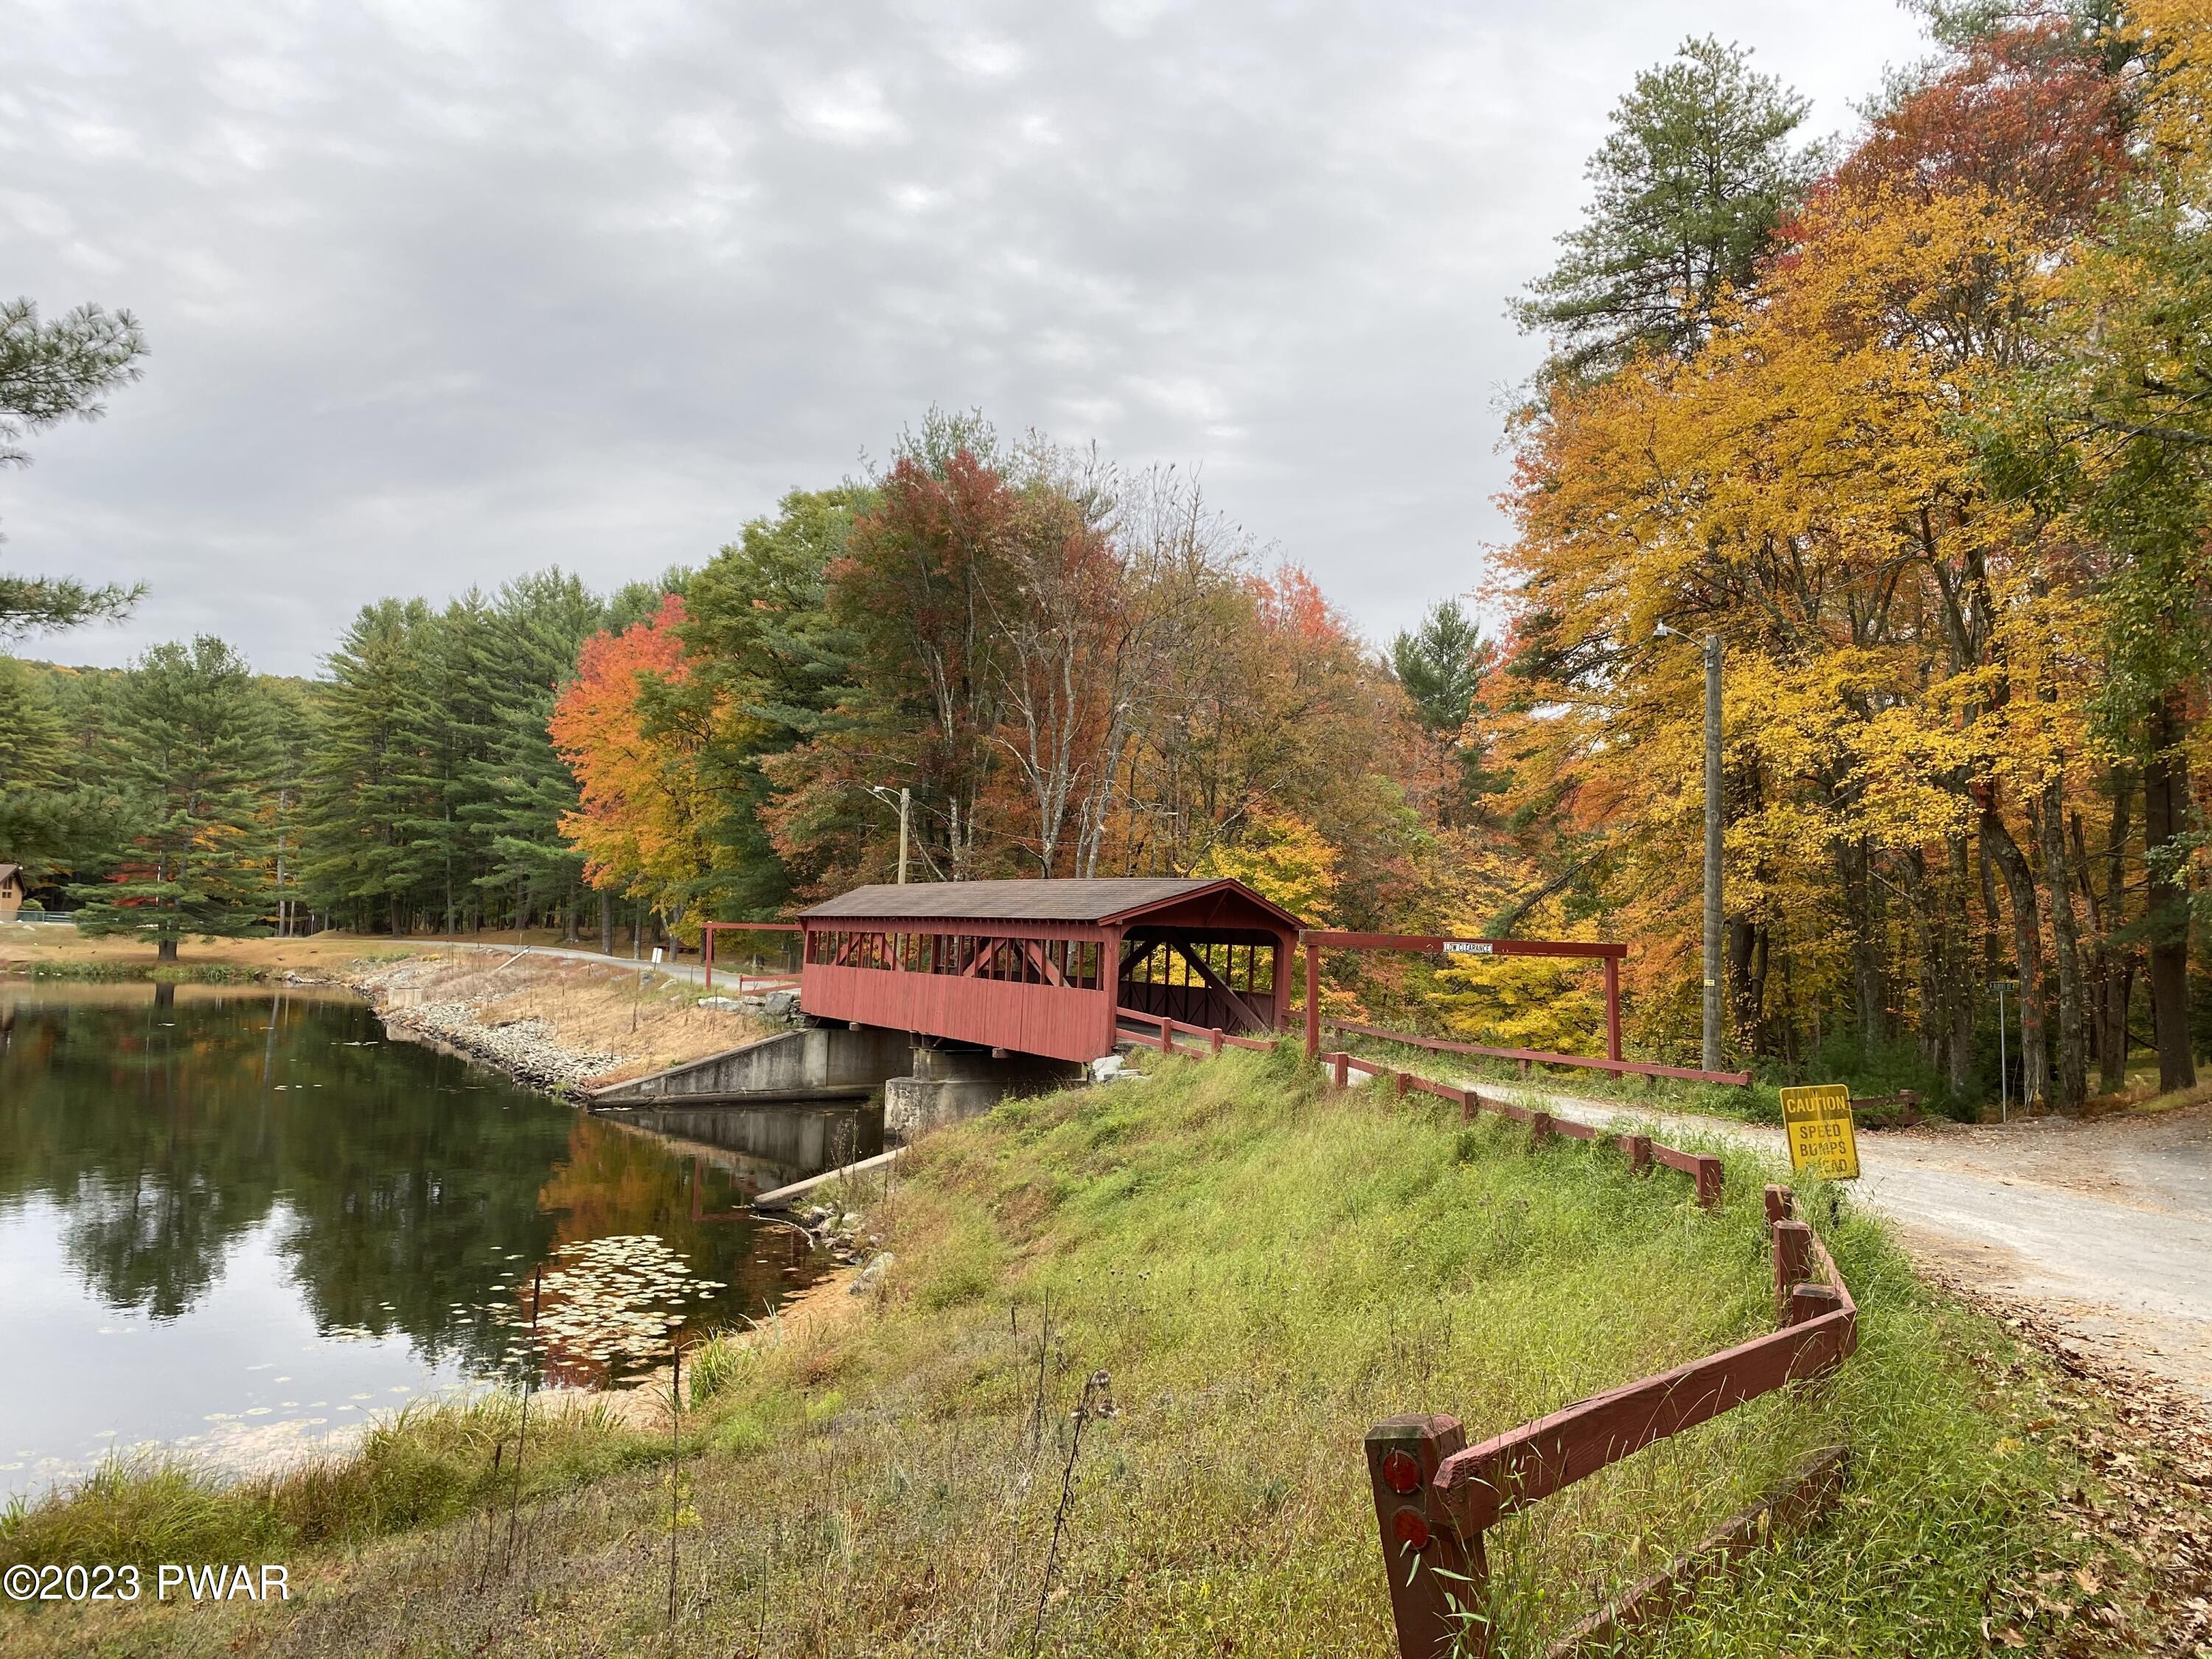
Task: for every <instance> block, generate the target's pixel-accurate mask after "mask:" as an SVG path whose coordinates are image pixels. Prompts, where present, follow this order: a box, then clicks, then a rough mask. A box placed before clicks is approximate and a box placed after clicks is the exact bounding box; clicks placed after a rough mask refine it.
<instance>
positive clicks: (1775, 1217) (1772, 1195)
mask: <svg viewBox="0 0 2212 1659" xmlns="http://www.w3.org/2000/svg"><path fill="white" fill-rule="evenodd" d="M1795 1203H1796V1194H1794V1193H1792V1192H1791V1191H1790V1189H1789V1188H1787V1187H1778V1186H1776V1185H1775V1184H1774V1183H1773V1182H1768V1183H1767V1185H1766V1224H1767V1225H1768V1226H1770V1227H1771V1226H1772V1225H1774V1224H1775V1223H1776V1222H1778V1221H1787V1220H1789V1219H1790V1210H1791V1208H1792V1207H1793V1206H1794V1205H1795Z"/></svg>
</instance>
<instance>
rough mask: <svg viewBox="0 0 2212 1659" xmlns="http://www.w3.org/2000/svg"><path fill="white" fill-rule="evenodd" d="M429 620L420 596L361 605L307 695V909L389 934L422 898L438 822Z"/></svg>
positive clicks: (435, 851)
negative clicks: (311, 736) (310, 716)
mask: <svg viewBox="0 0 2212 1659" xmlns="http://www.w3.org/2000/svg"><path fill="white" fill-rule="evenodd" d="M439 631H440V630H439V628H438V622H437V618H436V617H435V616H434V615H433V613H432V612H431V611H430V608H429V607H428V605H425V604H424V603H423V602H422V600H420V599H410V600H407V601H404V602H403V601H400V600H398V599H383V600H380V601H379V602H378V603H376V604H374V605H365V606H363V607H362V611H361V613H360V615H358V616H357V617H355V618H354V622H353V625H352V627H350V628H349V629H347V630H346V635H345V638H344V640H343V641H342V642H341V643H340V645H339V647H338V648H337V650H336V651H334V652H332V653H331V655H330V657H329V658H328V659H327V662H326V666H327V668H328V670H329V673H330V678H328V679H327V680H326V681H325V682H323V683H322V684H320V685H319V686H318V687H317V698H316V730H317V752H316V754H315V757H314V759H313V763H312V764H311V765H310V767H309V768H308V769H307V777H306V792H307V800H306V811H305V817H306V834H307V843H308V846H307V860H306V863H305V866H304V867H303V869H302V872H301V874H302V877H303V878H304V880H305V882H306V884H307V888H308V890H309V892H310V894H311V895H312V896H313V900H314V902H316V903H317V904H318V906H319V908H324V909H330V910H343V911H345V912H346V913H347V914H348V915H349V917H350V919H351V920H352V921H353V922H354V923H355V925H356V926H359V927H366V926H368V925H369V924H370V922H371V921H372V920H373V919H376V918H377V917H378V914H379V913H380V912H381V919H382V920H383V921H385V922H386V925H388V926H389V927H391V928H392V931H394V932H395V933H398V932H404V931H406V929H407V926H408V921H409V918H410V913H411V912H412V911H413V910H414V909H415V908H416V907H417V906H418V905H419V904H420V903H421V902H422V897H423V895H424V894H425V893H426V892H428V891H430V890H433V886H432V884H433V882H434V880H435V876H436V874H437V872H438V870H439V867H440V836H441V832H442V831H441V826H442V825H443V824H444V823H446V817H445V811H446V799H445V790H444V788H443V787H442V782H443V781H442V779H441V775H440V773H441V742H440V737H441V730H442V728H443V726H444V723H445V713H444V710H443V709H442V708H440V707H439V706H438V704H437V701H436V695H435V694H436V691H437V690H438V684H439V678H438V675H437V672H436V670H437V667H438V654H437V649H438V645H439V640H438V638H437V635H438V634H439Z"/></svg>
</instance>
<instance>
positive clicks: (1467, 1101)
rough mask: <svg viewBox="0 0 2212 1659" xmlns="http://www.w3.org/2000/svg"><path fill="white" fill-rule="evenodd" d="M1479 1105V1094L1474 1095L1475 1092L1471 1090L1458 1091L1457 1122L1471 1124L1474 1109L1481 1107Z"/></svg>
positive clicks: (1480, 1100)
mask: <svg viewBox="0 0 2212 1659" xmlns="http://www.w3.org/2000/svg"><path fill="white" fill-rule="evenodd" d="M1481 1103H1482V1097H1481V1096H1480V1095H1479V1094H1477V1093H1475V1091H1474V1090H1472V1089H1462V1090H1460V1091H1459V1121H1461V1122H1462V1123H1472V1122H1474V1113H1475V1109H1476V1108H1477V1107H1478V1106H1480V1105H1481Z"/></svg>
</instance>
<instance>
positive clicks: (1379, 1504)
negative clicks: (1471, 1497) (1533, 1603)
mask: <svg viewBox="0 0 2212 1659" xmlns="http://www.w3.org/2000/svg"><path fill="white" fill-rule="evenodd" d="M1466 1446H1467V1435H1466V1433H1465V1431H1462V1429H1461V1427H1460V1425H1459V1422H1458V1420H1457V1419H1455V1418H1449V1417H1393V1418H1389V1419H1385V1420H1383V1422H1380V1423H1377V1424H1376V1425H1375V1426H1374V1427H1373V1428H1371V1429H1370V1430H1368V1431H1367V1477H1368V1480H1369V1482H1370V1485H1372V1486H1373V1487H1374V1489H1375V1525H1376V1530H1377V1532H1378V1533H1380V1534H1381V1536H1382V1543H1383V1578H1384V1581H1385V1582H1386V1583H1388V1584H1389V1589H1390V1617H1391V1620H1392V1621H1393V1622H1394V1623H1395V1625H1396V1626H1397V1630H1398V1654H1399V1659H1449V1656H1451V1655H1452V1654H1453V1652H1454V1646H1453V1644H1455V1642H1456V1643H1458V1644H1459V1646H1458V1649H1457V1651H1458V1652H1459V1653H1461V1654H1463V1655H1466V1656H1468V1659H1486V1656H1487V1655H1488V1654H1489V1652H1490V1625H1489V1620H1488V1617H1487V1613H1488V1604H1489V1600H1490V1596H1489V1588H1490V1571H1489V1565H1488V1563H1487V1562H1486V1560H1485V1559H1484V1556H1483V1549H1482V1534H1480V1533H1479V1532H1478V1533H1476V1534H1474V1535H1473V1536H1472V1537H1468V1538H1462V1536H1461V1535H1460V1530H1459V1528H1457V1527H1456V1526H1455V1525H1454V1524H1453V1523H1452V1522H1451V1521H1450V1520H1449V1518H1448V1517H1447V1516H1444V1515H1443V1513H1442V1512H1441V1511H1440V1510H1439V1509H1438V1507H1437V1505H1435V1504H1431V1502H1430V1501H1429V1483H1430V1482H1431V1480H1434V1479H1435V1478H1436V1473H1437V1465H1438V1464H1439V1463H1441V1462H1443V1461H1444V1459H1445V1458H1447V1457H1449V1456H1450V1455H1452V1454H1453V1453H1454V1452H1456V1451H1462V1450H1464V1449H1466Z"/></svg>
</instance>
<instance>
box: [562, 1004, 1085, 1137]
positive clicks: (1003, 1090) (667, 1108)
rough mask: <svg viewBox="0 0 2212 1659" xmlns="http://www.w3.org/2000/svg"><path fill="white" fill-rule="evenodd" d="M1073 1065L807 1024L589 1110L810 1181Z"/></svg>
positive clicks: (1066, 1073)
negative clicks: (765, 1162) (774, 1166)
mask: <svg viewBox="0 0 2212 1659" xmlns="http://www.w3.org/2000/svg"><path fill="white" fill-rule="evenodd" d="M1082 1069H1083V1068H1082V1067H1081V1066H1075V1065H1072V1064H1070V1063H1069V1062H1067V1061H1065V1060H1045V1059H1042V1058H1040V1057H1039V1056H1037V1055H1035V1054H1008V1053H1006V1052H1004V1051H1003V1050H991V1049H984V1048H974V1047H972V1046H969V1045H964V1044H944V1043H939V1042H928V1041H925V1042H916V1040H915V1038H914V1036H912V1035H911V1034H909V1033H908V1032H905V1031H893V1030H885V1029H884V1028H882V1027H880V1026H872V1025H862V1026H857V1027H852V1028H849V1029H848V1028H846V1027H841V1026H835V1025H817V1026H811V1027H806V1028H804V1029H801V1030H795V1031H785V1032H782V1033H781V1034H779V1035H778V1036H772V1037H764V1038H763V1039H762V1040H761V1041H759V1042H749V1043H747V1044H745V1046H744V1047H743V1048H730V1049H726V1050H725V1051H724V1052H722V1053H720V1054H709V1055H708V1056H707V1057H706V1058H705V1059H704V1060H690V1061H688V1062H686V1063H685V1064H684V1065H682V1066H671V1067H670V1068H669V1069H668V1070H667V1071H665V1072H659V1073H654V1074H653V1076H651V1077H641V1078H634V1079H631V1080H630V1081H629V1082H627V1083H614V1084H610V1085H607V1086H606V1087H605V1088H604V1089H596V1090H594V1091H592V1094H591V1097H590V1105H591V1109H592V1110H593V1111H595V1112H608V1113H620V1114H621V1115H623V1117H624V1118H625V1119H626V1120H628V1121H630V1122H633V1123H635V1124H637V1125H639V1126H640V1127H643V1128H648V1129H653V1130H657V1131H659V1132H660V1133H665V1134H671V1135H676V1136H679V1137H681V1138H682V1139H686V1140H693V1141H703V1142H705V1143H707V1144H708V1145H710V1146H720V1147H724V1148H726V1149H727V1150H729V1151H731V1152H742V1153H744V1154H746V1155H748V1156H750V1157H754V1158H767V1159H769V1160H771V1161H773V1162H775V1164H780V1165H782V1166H784V1167H786V1168H789V1169H794V1170H801V1171H803V1172H805V1173H809V1174H811V1173H812V1172H813V1171H814V1170H824V1169H828V1168H829V1167H831V1166H832V1165H834V1164H839V1163H844V1162H848V1161H850V1160H851V1159H853V1158H867V1157H872V1156H873V1155H874V1154H875V1153H877V1152H881V1151H882V1150H883V1149H884V1145H885V1143H886V1142H887V1141H890V1142H902V1141H908V1140H911V1139H914V1138H915V1136H916V1135H918V1134H920V1133H922V1132H923V1131H924V1130H927V1129H929V1128H932V1127H934V1126H936V1125H937V1124H939V1123H946V1122H951V1121H954V1120H956V1119H958V1118H963V1117H972V1116H974V1115H975V1114H976V1113H978V1112H985V1111H988V1110H989V1109H991V1108H992V1107H993V1106H994V1105H995V1104H997V1103H998V1102H999V1101H1000V1100H1001V1099H1003V1098H1004V1097H1006V1096H1007V1095H1009V1094H1025V1093H1036V1092H1038V1091H1042V1090H1045V1089H1051V1088H1056V1087H1059V1086H1061V1085H1065V1084H1066V1083H1070V1082H1073V1081H1074V1080H1075V1079H1077V1078H1078V1077H1079V1076H1081V1075H1082Z"/></svg>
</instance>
